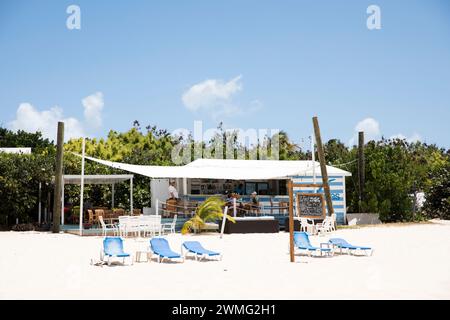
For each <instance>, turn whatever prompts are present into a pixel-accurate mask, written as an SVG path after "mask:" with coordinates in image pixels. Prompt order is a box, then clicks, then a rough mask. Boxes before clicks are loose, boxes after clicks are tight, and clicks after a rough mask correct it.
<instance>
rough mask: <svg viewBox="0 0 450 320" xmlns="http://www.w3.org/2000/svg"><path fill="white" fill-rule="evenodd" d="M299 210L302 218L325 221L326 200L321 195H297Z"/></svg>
mask: <svg viewBox="0 0 450 320" xmlns="http://www.w3.org/2000/svg"><path fill="white" fill-rule="evenodd" d="M297 208H298V215H299V217H301V218H309V219H325V215H326V210H325V199H324V196H323V194H321V193H297Z"/></svg>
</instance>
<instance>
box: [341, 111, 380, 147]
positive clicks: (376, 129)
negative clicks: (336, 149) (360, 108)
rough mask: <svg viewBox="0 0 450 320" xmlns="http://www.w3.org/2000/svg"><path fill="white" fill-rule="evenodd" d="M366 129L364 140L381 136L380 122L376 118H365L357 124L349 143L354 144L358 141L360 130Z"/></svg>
mask: <svg viewBox="0 0 450 320" xmlns="http://www.w3.org/2000/svg"><path fill="white" fill-rule="evenodd" d="M360 131H364V140H365V141H370V140H377V139H379V138H380V137H381V130H380V124H379V122H378V121H377V120H375V119H374V118H365V119H363V120H361V121H360V122H358V123H357V124H356V126H355V134H354V135H353V137H352V138H351V139H350V141H349V143H348V144H349V145H350V146H352V145H354V144H355V143H356V141H358V132H360Z"/></svg>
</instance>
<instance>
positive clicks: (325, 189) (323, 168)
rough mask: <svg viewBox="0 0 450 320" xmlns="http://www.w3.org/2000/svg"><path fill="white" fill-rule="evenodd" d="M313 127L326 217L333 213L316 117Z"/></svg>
mask: <svg viewBox="0 0 450 320" xmlns="http://www.w3.org/2000/svg"><path fill="white" fill-rule="evenodd" d="M313 126H314V133H315V136H316V145H317V153H318V155H319V162H320V171H321V173H322V184H323V190H324V192H325V199H326V201H327V208H328V210H327V212H328V215H329V216H331V215H332V214H333V213H334V209H333V201H332V200H331V192H330V185H329V183H328V172H327V164H326V162H325V153H324V151H323V144H322V137H321V135H320V128H319V120H318V119H317V117H314V118H313Z"/></svg>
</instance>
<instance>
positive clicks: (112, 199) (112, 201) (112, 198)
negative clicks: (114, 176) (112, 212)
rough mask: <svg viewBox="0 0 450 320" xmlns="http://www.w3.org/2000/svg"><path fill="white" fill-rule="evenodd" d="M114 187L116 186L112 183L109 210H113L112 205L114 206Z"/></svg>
mask: <svg viewBox="0 0 450 320" xmlns="http://www.w3.org/2000/svg"><path fill="white" fill-rule="evenodd" d="M115 186H116V185H115V184H114V183H113V184H112V192H111V193H112V195H111V209H114V205H115V204H114V193H115V191H116V190H115Z"/></svg>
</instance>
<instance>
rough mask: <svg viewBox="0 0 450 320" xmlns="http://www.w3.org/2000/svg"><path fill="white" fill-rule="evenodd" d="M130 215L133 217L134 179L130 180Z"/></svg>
mask: <svg viewBox="0 0 450 320" xmlns="http://www.w3.org/2000/svg"><path fill="white" fill-rule="evenodd" d="M130 213H131V215H133V178H131V179H130Z"/></svg>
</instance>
